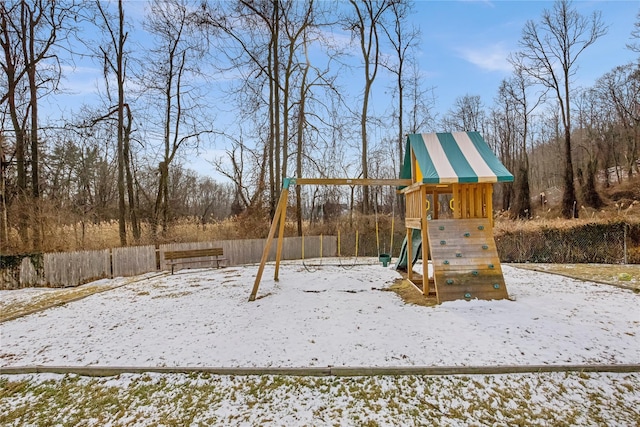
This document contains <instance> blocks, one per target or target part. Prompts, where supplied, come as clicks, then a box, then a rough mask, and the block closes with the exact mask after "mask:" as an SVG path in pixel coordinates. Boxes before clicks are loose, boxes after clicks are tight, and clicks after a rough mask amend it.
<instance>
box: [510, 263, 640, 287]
mask: <svg viewBox="0 0 640 427" xmlns="http://www.w3.org/2000/svg"><path fill="white" fill-rule="evenodd" d="M512 265H513V266H514V267H519V268H525V269H529V270H534V271H544V272H547V273H554V274H561V275H564V276H568V277H573V278H575V279H581V280H586V281H590V282H599V283H606V284H610V285H615V286H620V287H624V288H629V289H634V290H636V291H637V292H640V265H618V264H512Z"/></svg>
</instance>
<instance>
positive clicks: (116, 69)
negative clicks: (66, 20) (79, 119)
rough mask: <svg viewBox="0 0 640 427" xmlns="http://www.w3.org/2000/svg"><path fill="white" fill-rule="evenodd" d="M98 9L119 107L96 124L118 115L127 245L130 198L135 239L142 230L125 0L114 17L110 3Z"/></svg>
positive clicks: (121, 212) (121, 227) (121, 225)
mask: <svg viewBox="0 0 640 427" xmlns="http://www.w3.org/2000/svg"><path fill="white" fill-rule="evenodd" d="M96 6H97V9H98V12H99V15H100V19H101V22H102V25H103V29H104V31H105V32H106V38H107V42H106V43H105V45H104V46H100V47H99V49H100V52H101V54H102V61H103V64H104V73H105V76H104V77H105V81H106V82H107V89H109V79H110V73H113V75H114V76H115V79H116V91H117V96H116V100H115V103H116V105H115V106H114V107H110V108H109V112H108V113H107V114H106V115H104V116H102V117H100V118H99V119H97V120H96V121H99V120H103V119H105V118H107V117H110V116H112V115H114V114H115V116H116V133H117V147H118V148H117V159H118V161H117V163H118V234H119V236H120V244H121V245H123V246H125V245H126V244H127V228H126V221H127V203H126V202H125V198H127V197H128V202H129V213H130V220H131V225H132V231H133V236H134V239H136V240H138V239H139V238H140V228H139V222H138V218H137V214H136V207H135V197H134V194H133V176H132V173H131V167H130V164H131V157H130V156H131V150H130V141H131V132H132V122H133V114H132V112H131V108H130V106H129V104H128V103H127V102H126V99H125V82H126V78H127V52H126V50H125V44H126V41H127V37H128V32H127V31H126V29H125V13H124V5H123V2H122V0H118V13H117V16H116V17H115V18H114V17H113V16H112V15H111V14H110V12H109V10H108V5H107V4H104V3H102V2H101V1H99V0H98V1H97V2H96ZM114 21H115V22H114ZM107 95H108V96H109V99H111V93H109V92H108V93H107ZM125 174H126V176H125Z"/></svg>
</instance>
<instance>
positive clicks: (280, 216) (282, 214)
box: [249, 178, 411, 301]
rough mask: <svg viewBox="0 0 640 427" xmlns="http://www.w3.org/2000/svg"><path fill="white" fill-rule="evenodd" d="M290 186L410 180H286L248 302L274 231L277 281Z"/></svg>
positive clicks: (404, 181)
mask: <svg viewBox="0 0 640 427" xmlns="http://www.w3.org/2000/svg"><path fill="white" fill-rule="evenodd" d="M291 185H358V186H365V185H391V186H395V187H399V186H408V185H411V180H410V179H362V178H360V179H349V178H286V179H285V180H284V182H283V185H282V192H281V193H280V199H279V200H278V205H277V206H276V211H275V213H274V215H273V220H272V222H271V227H270V228H269V235H268V236H267V242H266V244H265V246H264V250H263V251H262V258H261V259H260V267H259V268H258V273H257V274H256V280H255V282H254V283H253V289H252V290H251V295H250V296H249V301H255V299H256V296H257V295H258V288H259V287H260V281H261V280H262V274H263V273H264V266H265V265H266V263H267V260H268V259H269V252H271V245H272V243H273V238H274V237H275V235H276V229H277V230H278V243H277V246H276V260H275V261H276V267H275V272H274V274H273V279H274V280H276V281H277V280H278V273H279V271H280V259H281V257H282V242H283V238H284V225H285V222H286V219H287V218H286V217H287V200H288V198H289V187H290V186H291Z"/></svg>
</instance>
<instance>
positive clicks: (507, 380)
mask: <svg viewBox="0 0 640 427" xmlns="http://www.w3.org/2000/svg"><path fill="white" fill-rule="evenodd" d="M323 261H324V263H329V262H331V260H326V259H325V260H323ZM503 269H504V272H505V279H506V283H507V288H508V291H509V294H510V297H511V300H504V301H456V302H448V303H444V304H441V305H439V306H435V307H421V306H415V305H408V304H406V303H404V302H403V301H402V300H401V299H400V298H399V297H398V296H397V295H396V294H395V293H393V292H385V291H382V290H381V289H383V288H387V287H388V286H389V285H390V284H391V283H393V281H394V280H395V279H396V278H398V277H399V276H398V275H397V273H396V272H395V271H393V270H392V269H389V268H383V267H381V266H379V265H369V266H357V267H354V268H353V269H348V270H345V269H343V268H341V267H339V266H328V265H325V266H323V267H321V268H319V269H317V270H316V271H313V272H307V271H306V270H305V269H304V268H303V266H302V265H301V264H300V263H294V262H287V263H284V265H283V266H282V269H281V272H280V281H279V282H274V281H273V266H272V265H271V266H267V268H266V271H265V274H264V277H263V281H262V284H261V287H260V291H259V293H258V296H259V299H258V300H256V301H255V302H251V303H250V302H248V301H247V300H248V297H249V294H250V291H251V287H252V286H253V281H254V278H255V274H256V271H257V266H246V267H231V268H225V269H221V270H183V271H181V272H179V273H178V274H175V275H173V276H170V275H165V276H160V277H148V278H144V279H143V280H140V281H138V282H136V283H131V284H125V283H126V282H125V281H123V280H122V279H116V280H115V281H112V282H117V284H118V285H122V286H120V287H118V288H115V289H112V290H107V291H105V292H102V293H99V294H94V295H91V296H89V297H86V298H84V299H81V300H78V301H74V302H70V303H67V304H65V305H63V306H59V307H54V308H50V309H47V310H44V311H41V312H38V313H35V314H31V315H28V316H24V317H21V318H18V319H16V320H11V321H7V322H4V323H2V324H0V424H2V425H7V426H24V425H29V426H49V425H86V426H120V425H131V426H155V425H224V426H254V425H261V426H303V425H313V426H333V425H341V426H362V425H371V426H396V425H448V426H467V425H541V426H543V425H544V426H547V425H580V426H589V425H592V426H600V425H607V426H628V425H640V410H638V408H639V407H640V374H638V373H582V372H558V373H527V374H504V375H447V376H435V377H434V376H419V375H409V376H399V377H393V376H375V377H291V376H271V375H263V376H249V377H243V376H219V375H209V374H206V373H204V374H202V373H201V374H123V375H117V376H113V377H106V378H92V377H83V376H78V375H54V374H35V375H6V374H5V375H2V367H9V366H14V367H15V366H28V365H49V366H60V365H67V366H87V365H92V366H142V367H144V366H169V367H171V366H176V367H206V366H210V367H238V366H256V367H266V366H273V367H307V366H314V367H326V366H410V365H415V366H452V365H457V366H478V365H508V364H518V365H539V364H550V365H553V364H591V363H595V364H607V363H612V364H630V363H640V339H639V337H638V334H639V333H640V309H639V306H640V304H639V303H640V295H639V294H637V293H634V292H633V291H631V290H624V289H620V288H616V287H613V286H608V285H600V284H595V283H588V282H582V281H578V280H573V279H569V278H566V277H561V276H555V275H551V274H547V273H538V272H532V271H526V270H521V269H517V268H513V267H509V266H503ZM101 284H102V283H101ZM105 284H108V283H105ZM51 292H52V291H50V290H38V289H25V290H16V291H0V309H2V308H3V307H7V306H8V305H9V304H11V303H12V302H17V303H21V304H23V303H24V302H25V301H34V300H35V301H37V300H38V299H39V298H42V297H44V296H45V295H46V294H50V293H51Z"/></svg>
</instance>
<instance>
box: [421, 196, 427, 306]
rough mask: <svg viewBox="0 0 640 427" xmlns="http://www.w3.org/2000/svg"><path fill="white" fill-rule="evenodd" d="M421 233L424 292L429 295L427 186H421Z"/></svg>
mask: <svg viewBox="0 0 640 427" xmlns="http://www.w3.org/2000/svg"><path fill="white" fill-rule="evenodd" d="M420 206H422V210H421V212H420V234H421V235H422V293H423V294H424V295H429V237H427V236H428V235H427V227H428V225H427V209H426V207H427V187H426V186H424V185H422V186H421V187H420Z"/></svg>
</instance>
